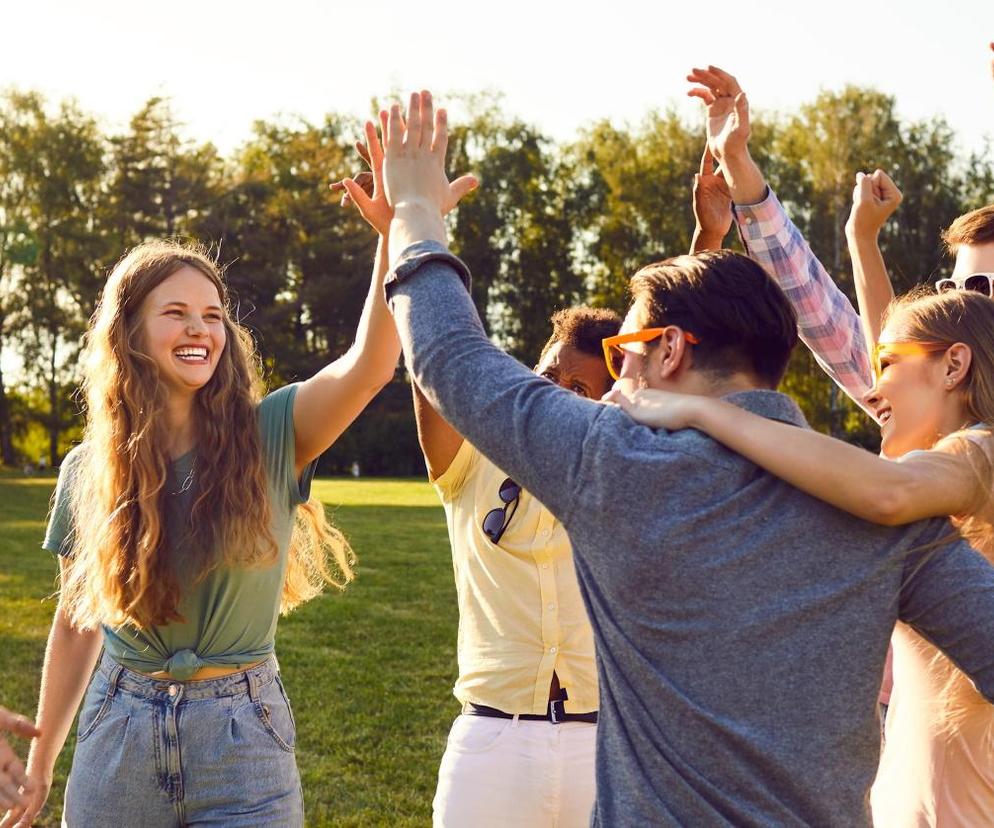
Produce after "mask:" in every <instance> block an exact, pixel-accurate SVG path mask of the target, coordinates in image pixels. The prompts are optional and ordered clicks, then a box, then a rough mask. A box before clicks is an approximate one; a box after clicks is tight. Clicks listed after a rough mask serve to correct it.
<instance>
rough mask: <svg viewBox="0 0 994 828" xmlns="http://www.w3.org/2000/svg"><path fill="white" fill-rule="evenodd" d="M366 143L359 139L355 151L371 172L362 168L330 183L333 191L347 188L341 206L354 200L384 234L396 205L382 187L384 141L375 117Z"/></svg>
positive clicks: (383, 122)
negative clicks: (374, 122) (348, 176)
mask: <svg viewBox="0 0 994 828" xmlns="http://www.w3.org/2000/svg"><path fill="white" fill-rule="evenodd" d="M380 124H381V130H382V131H384V132H385V130H386V126H385V125H386V113H385V112H381V113H380ZM365 132H366V143H365V145H364V144H362V143H361V142H359V141H356V144H355V147H356V151H357V152H358V153H359V157H360V158H362V160H363V161H365V162H366V163H367V164H369V171H368V172H361V173H358V174H357V175H355V176H354V177H352V178H344V179H342V180H341V181H336V182H335V183H334V184H332V185H331V189H332V191H333V192H340V191H343V190H344V191H345V195H343V196H342V206H343V207H348V206H350V205H352V204H354V205H355V206H356V207H357V208H358V210H359V214H360V215H361V216H362V217H363V218H364V219H365V220H366V221H367V222H368V223H369V225H370V226H371V227H372V228H373V229H374V230H375V231H376V232H377V233H379V234H380V235H381V236H386V235H387V233H388V232H389V231H390V221H391V219H393V207H391V206H390V205H389V204H388V203H387V198H386V193H385V192H384V189H383V145H382V144H381V143H380V137H379V136H378V135H377V134H376V126H375V125H374V124H373V122H372V121H366V127H365Z"/></svg>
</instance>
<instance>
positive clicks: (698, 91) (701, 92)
mask: <svg viewBox="0 0 994 828" xmlns="http://www.w3.org/2000/svg"><path fill="white" fill-rule="evenodd" d="M687 96H688V97H691V98H700V99H701V100H702V101H704V103H706V104H707V105H708V106H711V104H713V103H714V95H712V94H711V90H709V89H705V88H704V87H703V86H695V87H694V88H693V89H689V90H688V91H687Z"/></svg>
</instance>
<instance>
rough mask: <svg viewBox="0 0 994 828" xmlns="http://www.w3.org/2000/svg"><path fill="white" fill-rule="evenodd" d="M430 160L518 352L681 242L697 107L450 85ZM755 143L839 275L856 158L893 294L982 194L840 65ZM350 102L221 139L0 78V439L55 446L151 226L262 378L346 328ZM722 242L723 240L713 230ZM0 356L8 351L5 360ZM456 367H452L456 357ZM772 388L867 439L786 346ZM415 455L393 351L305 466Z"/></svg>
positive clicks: (146, 110)
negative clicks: (549, 117)
mask: <svg viewBox="0 0 994 828" xmlns="http://www.w3.org/2000/svg"><path fill="white" fill-rule="evenodd" d="M462 104H463V107H464V108H465V110H466V112H467V113H468V116H467V117H466V118H465V119H463V120H462V122H461V123H459V124H457V125H456V126H455V127H454V129H453V130H452V137H451V140H450V160H449V165H450V168H451V169H452V170H453V171H455V172H460V173H461V172H469V171H471V172H473V173H475V174H476V175H477V176H478V177H479V178H480V181H481V186H480V189H479V191H478V192H476V193H475V194H472V195H471V196H469V197H468V198H466V199H465V200H464V202H463V203H462V204H461V205H460V207H459V208H458V209H457V211H456V212H455V213H453V215H452V216H451V217H450V232H451V239H452V248H453V250H454V252H456V253H457V254H458V255H460V256H461V257H462V258H463V259H464V260H465V261H466V263H467V264H468V265H469V267H470V268H471V270H472V272H473V274H474V280H473V286H472V291H473V299H474V301H475V303H476V305H477V308H478V309H479V311H480V314H481V317H482V318H483V320H484V323H485V324H486V326H487V328H488V330H489V332H490V333H491V335H492V336H493V337H494V339H495V340H496V341H497V342H498V343H499V344H501V345H502V346H503V347H505V348H506V349H507V350H508V351H509V352H510V353H512V354H513V355H514V356H516V357H518V358H519V359H521V360H523V361H524V362H526V363H527V364H531V363H532V362H534V360H535V358H536V356H537V354H538V351H539V349H540V348H541V345H542V344H543V343H544V341H545V339H546V338H547V336H548V331H549V326H548V318H549V316H550V315H551V313H552V312H553V311H554V310H555V309H557V308H561V307H565V306H569V305H573V304H578V303H588V304H595V305H600V306H606V307H614V308H615V309H617V310H619V311H622V310H624V306H625V293H626V285H627V278H628V277H629V276H630V275H631V274H632V273H633V272H634V271H635V270H636V269H637V268H638V267H639V266H641V265H642V264H645V263H647V262H650V261H654V260H658V259H661V258H665V257H668V256H673V255H677V254H679V253H683V252H686V251H687V249H688V248H689V246H690V239H691V235H692V232H693V226H694V220H693V214H692V210H691V200H690V194H691V184H692V179H693V174H694V172H695V171H696V169H697V167H698V164H699V159H700V155H701V152H702V150H703V146H704V130H703V123H702V122H693V123H691V122H688V121H687V120H686V119H685V118H682V117H681V116H680V115H678V114H677V113H676V112H675V111H674V110H657V111H652V112H649V113H648V114H647V115H646V116H645V117H644V119H643V120H642V121H641V122H639V123H637V124H634V125H625V126H623V127H622V126H618V125H615V124H613V123H611V122H609V121H606V120H605V121H599V122H594V123H591V124H589V125H587V126H586V127H584V128H583V129H581V130H580V131H579V133H578V135H577V136H576V138H575V139H574V140H572V141H567V142H557V141H554V140H552V139H551V138H550V137H549V136H548V135H546V134H544V133H543V132H542V131H541V130H540V129H538V128H537V127H536V126H535V125H533V124H529V123H526V122H525V121H523V120H521V119H519V118H517V117H514V116H513V115H510V114H507V112H506V111H505V110H504V108H503V105H502V101H501V100H500V99H499V98H495V97H493V96H474V97H467V98H465V99H463V101H462ZM753 120H754V126H753V138H752V141H751V146H752V149H753V154H754V156H755V157H756V159H757V161H758V162H759V164H760V166H761V167H762V168H763V170H764V171H765V172H766V173H767V176H768V178H769V180H770V183H771V185H772V186H773V187H774V188H775V190H776V191H777V193H778V195H779V196H780V198H781V200H782V201H783V202H784V203H785V205H786V206H787V209H788V210H789V211H790V213H791V215H792V217H793V218H794V220H795V222H796V223H797V224H798V226H799V227H800V228H801V230H802V231H803V232H804V233H805V235H806V236H807V238H808V240H809V241H810V243H811V246H812V247H813V249H814V250H815V252H816V253H817V255H818V256H819V258H821V260H822V261H823V262H824V264H825V265H826V267H827V268H828V269H829V271H830V272H831V273H833V275H835V276H836V277H837V279H838V280H839V282H840V284H841V285H842V287H843V289H845V290H846V291H847V292H849V294H850V295H852V279H851V272H850V266H849V261H848V254H847V251H846V248H845V234H844V231H843V228H844V224H845V220H846V217H847V216H848V212H849V204H850V201H851V192H852V186H853V180H854V174H855V172H856V171H857V170H860V169H862V170H872V169H874V168H876V167H881V168H883V169H886V170H887V171H888V172H889V173H890V174H891V175H892V176H893V178H894V179H895V180H896V181H897V182H898V184H899V186H901V187H902V189H903V190H904V194H905V200H904V203H903V205H902V207H901V209H900V211H899V213H898V215H897V219H896V221H892V222H891V223H890V224H889V225H888V227H887V228H885V230H884V233H883V235H882V239H881V243H882V247H883V249H884V254H885V256H886V258H887V261H888V264H889V266H890V269H891V275H892V277H893V279H894V281H895V287H896V288H897V290H898V291H899V292H900V291H902V290H904V289H907V288H909V287H911V286H912V285H913V284H915V283H917V282H921V281H925V280H928V279H931V278H933V277H934V275H935V274H936V273H937V272H938V271H940V270H942V269H944V268H946V267H948V263H947V262H945V261H944V260H943V253H942V250H941V246H940V243H939V232H940V231H941V229H942V228H944V227H945V226H947V225H948V224H949V222H950V221H951V220H952V219H953V218H955V217H956V216H957V215H959V214H960V213H962V212H964V211H965V210H968V209H972V208H974V207H977V206H980V205H981V204H985V203H989V202H991V201H994V165H992V162H991V160H990V158H989V156H988V154H987V153H975V154H973V155H970V156H969V157H961V156H960V155H958V154H957V151H956V143H955V135H954V133H953V131H952V130H951V129H950V127H949V126H948V124H947V123H946V122H945V121H943V120H942V119H941V118H935V119H928V120H922V121H906V120H902V119H901V118H899V116H898V114H897V104H896V101H895V99H894V98H893V97H891V96H889V95H886V94H883V93H881V92H879V91H876V90H874V89H869V88H862V87H846V88H844V89H842V90H841V91H834V92H823V93H821V94H819V95H818V96H817V97H816V98H815V99H814V100H812V101H811V102H810V103H808V104H806V105H804V106H802V107H800V109H799V110H798V111H797V112H793V113H769V114H767V115H765V116H763V115H760V116H759V117H754V119H753ZM359 135H361V129H360V124H359V123H358V122H357V121H356V120H355V119H354V118H352V117H349V116H346V115H342V114H336V113H329V114H328V115H326V116H325V118H324V119H323V121H322V122H321V123H310V122H307V121H302V120H301V121H288V120H285V119H284V120H273V121H260V122H257V123H256V124H255V125H254V127H253V129H252V132H251V135H250V136H249V138H248V139H247V140H246V141H245V142H244V144H242V145H241V146H240V147H239V148H238V149H237V150H236V151H234V152H232V153H230V154H228V155H222V154H221V153H219V152H218V150H217V149H216V148H215V147H214V146H213V145H212V144H210V143H198V142H196V141H194V140H192V139H190V138H189V137H187V136H186V135H185V133H184V130H183V128H182V124H181V123H180V122H179V121H178V119H177V117H176V115H175V113H174V112H173V110H172V109H171V106H170V103H169V101H168V100H167V99H164V98H160V97H154V98H151V99H149V100H148V101H147V102H146V104H145V105H144V106H143V107H142V108H141V109H140V110H139V111H138V112H137V113H136V114H135V115H134V117H133V118H132V119H131V121H130V123H129V124H128V126H127V127H126V129H124V130H123V131H122V132H120V133H110V132H108V131H107V130H106V129H104V128H103V127H102V125H101V123H100V121H99V120H98V119H97V118H96V117H95V116H94V115H92V114H90V113H87V112H85V111H83V110H82V109H81V108H80V107H79V106H78V105H77V104H76V103H75V102H73V101H61V102H56V103H53V102H50V101H47V100H46V99H45V98H44V97H43V96H42V95H40V94H39V93H36V92H24V91H17V90H11V91H7V92H6V93H4V94H3V95H2V96H0V357H4V356H12V357H13V359H12V360H11V361H10V364H16V365H19V366H20V369H19V370H18V371H17V374H16V376H15V377H5V376H3V374H2V373H0V460H2V462H3V464H5V465H11V466H16V465H20V464H22V463H24V462H36V461H37V460H38V459H39V457H41V456H44V457H45V458H46V459H47V462H48V463H50V464H52V465H56V464H57V463H58V461H59V459H60V457H61V456H62V454H64V452H65V451H66V450H67V448H68V447H69V446H70V445H71V444H72V442H73V441H74V440H76V439H78V437H79V434H80V424H81V419H80V418H81V414H80V410H79V405H78V401H77V399H76V397H75V395H74V391H75V388H76V385H77V383H78V380H79V376H78V368H77V362H78V357H79V351H80V347H81V344H82V343H81V338H82V334H83V332H84V330H85V327H86V322H87V320H88V318H89V316H90V314H91V313H92V311H93V308H94V306H95V303H96V300H97V297H98V296H99V292H100V289H101V287H102V284H103V281H104V279H105V277H106V274H107V273H108V271H109V269H110V268H111V267H113V265H114V263H115V262H116V261H117V260H118V259H119V258H120V257H121V255H122V254H123V253H124V251H125V250H126V249H128V248H129V247H131V246H133V245H135V244H137V243H139V242H141V241H143V240H145V239H148V238H153V237H174V238H176V237H178V238H183V239H195V240H198V241H200V242H202V243H204V244H205V245H208V246H209V247H210V248H211V249H212V250H214V251H215V252H216V254H217V256H218V258H219V259H220V261H221V262H222V263H225V264H227V265H228V267H227V278H228V281H229V284H230V287H231V292H232V296H233V298H234V300H235V302H236V309H237V315H238V318H239V319H240V321H241V322H242V324H244V325H246V326H247V327H248V328H249V329H251V330H252V331H253V333H254V335H255V337H256V340H257V343H258V346H259V350H260V353H261V355H262V358H263V361H264V365H265V368H266V371H267V374H268V376H269V379H270V384H271V385H272V386H274V387H275V386H277V385H279V384H282V383H285V382H290V381H293V380H296V379H300V378H303V377H306V376H309V375H310V374H311V373H313V372H314V371H316V370H317V369H319V368H320V367H321V366H322V365H323V364H325V363H326V362H328V361H329V360H330V359H331V358H333V357H334V356H337V355H338V354H340V353H342V352H343V351H344V350H345V349H346V348H347V347H348V345H349V344H350V342H351V339H352V335H353V332H354V330H355V325H356V322H357V320H358V317H359V313H360V309H361V307H362V302H363V299H364V296H365V292H366V285H367V284H368V279H369V275H370V269H371V265H372V257H373V251H374V246H375V242H374V239H373V238H372V237H371V234H370V232H369V230H368V228H367V227H366V226H365V224H364V223H363V222H362V221H361V219H360V218H359V217H358V215H356V214H355V212H354V211H350V210H344V209H342V208H341V207H340V206H339V204H338V196H337V195H336V194H334V193H332V192H331V191H330V190H329V184H330V183H331V182H332V181H336V180H339V179H341V178H342V177H343V176H345V175H348V174H350V173H354V172H355V171H356V170H357V169H358V163H357V158H356V155H355V152H354V150H353V148H352V143H353V141H354V140H355V138H356V137H357V136H359ZM726 244H727V245H730V246H737V245H738V242H737V240H736V239H735V238H734V236H730V237H729V238H728V239H727V240H726ZM4 364H7V363H4ZM466 381H467V382H472V377H467V378H466ZM785 390H787V391H788V392H789V393H791V394H793V395H794V396H795V397H796V398H797V399H798V400H799V401H800V402H801V405H802V407H803V408H804V410H805V413H806V415H807V416H808V418H809V420H810V421H811V423H812V425H814V426H815V427H817V428H820V429H822V430H826V431H830V432H832V433H834V434H836V435H841V436H848V437H850V438H851V439H853V440H856V441H858V442H860V443H862V444H864V445H868V446H870V445H872V444H873V441H874V439H875V428H874V427H873V425H872V424H871V423H869V422H867V420H866V418H864V417H862V416H861V415H859V414H858V413H857V410H856V409H855V407H854V406H853V405H852V404H851V403H849V401H848V400H845V399H843V398H842V396H841V395H840V394H839V393H838V392H837V391H836V390H835V388H834V386H832V385H831V383H829V382H828V380H827V379H825V378H824V377H823V375H822V373H821V371H820V370H819V369H818V368H817V366H816V365H815V364H814V361H813V360H812V359H811V358H810V356H809V355H808V354H807V352H806V351H804V349H801V348H799V349H798V353H797V354H796V355H795V358H794V360H793V362H792V364H791V367H790V371H789V373H788V376H787V379H786V380H785ZM353 462H358V463H359V465H360V467H361V468H362V469H363V471H364V472H368V473H374V474H417V473H420V472H422V471H423V464H422V461H421V458H420V453H419V452H418V449H417V444H416V440H415V432H414V423H413V416H412V414H411V405H410V389H409V387H408V385H407V380H406V378H405V376H404V374H403V372H398V376H397V378H396V379H395V381H394V382H393V383H392V384H391V385H390V386H389V387H388V388H387V389H385V391H384V392H383V393H382V394H381V395H380V397H378V398H377V400H376V401H375V402H374V404H373V405H372V406H370V408H369V409H368V410H367V412H366V413H364V414H363V415H362V418H361V424H360V425H358V426H356V427H353V428H352V429H350V430H349V431H348V432H347V433H346V434H345V435H344V436H343V437H342V438H341V440H340V441H339V442H338V443H337V444H336V445H335V446H334V447H333V448H332V450H331V451H329V452H328V453H327V454H326V455H325V457H324V458H323V459H322V464H321V469H322V471H324V472H326V473H337V472H344V471H346V470H348V469H349V468H350V467H351V465H352V463H353Z"/></svg>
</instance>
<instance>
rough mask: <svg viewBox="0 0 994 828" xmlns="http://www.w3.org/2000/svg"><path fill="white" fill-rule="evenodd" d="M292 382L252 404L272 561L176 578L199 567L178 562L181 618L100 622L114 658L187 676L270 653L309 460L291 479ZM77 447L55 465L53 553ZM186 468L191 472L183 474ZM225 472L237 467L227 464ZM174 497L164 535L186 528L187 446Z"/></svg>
mask: <svg viewBox="0 0 994 828" xmlns="http://www.w3.org/2000/svg"><path fill="white" fill-rule="evenodd" d="M296 393H297V386H296V385H287V386H285V387H283V388H280V389H279V390H278V391H274V392H273V393H272V394H270V395H269V396H267V397H266V398H265V399H264V400H263V401H262V402H260V403H259V407H258V409H257V413H258V421H259V430H260V436H261V437H262V451H263V460H264V463H265V467H266V471H267V474H268V477H269V493H270V507H271V510H272V527H271V528H272V532H273V537H274V538H275V539H276V543H277V545H278V547H279V559H278V560H277V562H276V563H275V564H273V565H272V566H267V567H252V568H246V567H231V566H223V565H222V566H219V567H217V568H216V569H213V570H211V572H209V573H208V574H207V575H206V576H205V577H204V578H202V579H200V580H193V579H189V578H187V579H183V578H182V573H183V572H184V571H191V572H198V571H199V568H200V567H199V565H198V564H197V562H196V561H193V562H191V565H189V566H183V565H182V563H180V565H179V566H177V571H178V572H179V573H180V577H181V580H183V584H182V595H181V597H180V601H179V605H178V610H179V613H180V614H181V615H182V616H183V618H184V619H185V620H184V621H177V622H174V623H172V624H167V625H165V626H161V627H152V628H149V629H143V630H139V629H136V628H135V627H131V626H126V627H120V628H117V629H114V628H111V627H106V626H105V627H104V628H103V629H104V646H105V647H106V649H107V652H108V653H109V654H110V655H111V656H112V657H113V658H114V660H115V661H118V662H119V663H121V664H123V665H124V666H125V667H130V668H132V669H134V670H139V671H141V672H144V673H154V672H158V671H160V670H165V671H167V672H168V673H170V674H171V675H173V676H175V677H176V678H179V679H184V678H188V677H189V676H191V675H193V673H194V672H196V671H197V670H198V669H199V668H200V667H202V666H206V665H222V666H239V667H240V666H243V665H246V664H251V663H253V662H256V661H259V660H260V659H262V658H265V657H266V656H267V655H268V654H269V653H271V652H273V646H274V642H275V638H276V621H277V618H278V617H279V608H280V596H281V594H282V591H283V580H284V576H285V574H286V567H287V551H288V549H289V544H290V535H291V532H292V531H293V523H294V514H295V512H296V507H297V505H298V504H300V503H303V502H304V501H305V500H307V498H308V496H309V491H310V484H311V478H312V477H313V475H314V469H315V465H314V464H313V463H312V464H310V465H309V466H307V468H306V469H305V470H304V473H303V474H302V475H301V478H300V480H299V481H298V480H297V479H296V474H295V471H296V460H295V457H294V431H293V401H294V399H295V397H296ZM84 448H85V447H84V446H77V447H76V448H75V449H73V450H72V451H71V452H70V453H69V454H68V455H66V458H65V460H64V461H63V463H62V468H61V469H60V470H59V482H58V485H57V487H56V490H55V498H54V503H53V507H52V514H51V516H50V518H49V522H48V531H47V532H46V533H45V541H44V543H43V544H42V546H43V547H44V548H45V549H47V550H49V551H50V552H55V553H56V554H68V553H69V552H70V551H71V540H70V533H71V532H72V531H73V530H72V510H71V497H72V489H73V475H74V469H75V468H76V465H77V464H78V463H79V461H80V459H81V457H82V452H83V450H84ZM191 471H192V472H193V474H192V476H191V475H190V473H191ZM231 473H232V474H237V473H238V468H237V466H232V468H231ZM166 485H167V487H168V488H169V490H170V491H171V492H173V495H172V496H171V497H170V498H169V502H168V508H167V512H166V516H165V524H166V537H167V538H182V537H183V536H184V535H185V534H186V531H185V530H186V524H187V521H188V520H189V513H190V507H191V506H192V503H193V497H194V496H195V494H196V486H197V479H196V457H195V453H194V452H189V453H187V454H185V455H183V456H182V457H178V458H177V459H176V460H174V461H173V463H172V468H171V469H170V474H169V479H168V480H167V483H166ZM169 554H170V555H172V556H173V558H174V560H175V561H179V562H182V560H183V556H185V555H196V554H197V553H196V550H190V549H186V548H185V547H183V546H182V545H178V544H173V545H171V546H170V548H169Z"/></svg>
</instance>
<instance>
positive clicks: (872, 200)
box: [846, 170, 904, 237]
mask: <svg viewBox="0 0 994 828" xmlns="http://www.w3.org/2000/svg"><path fill="white" fill-rule="evenodd" d="M903 199H904V196H903V195H902V194H901V191H900V190H899V189H898V187H897V185H896V184H895V183H894V182H893V180H892V179H891V177H890V176H889V175H887V173H885V172H884V171H883V170H875V171H874V172H873V173H872V174H868V173H862V172H860V173H856V186H855V187H854V188H853V192H852V211H851V212H850V213H849V220H848V221H847V222H846V231H847V233H849V234H850V235H856V236H872V237H876V235H877V234H878V233H879V232H880V228H881V227H883V226H884V223H885V222H886V221H887V219H888V218H890V217H891V215H892V214H893V212H894V211H895V210H896V209H897V208H898V206H899V205H900V203H901V201H902V200H903Z"/></svg>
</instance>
